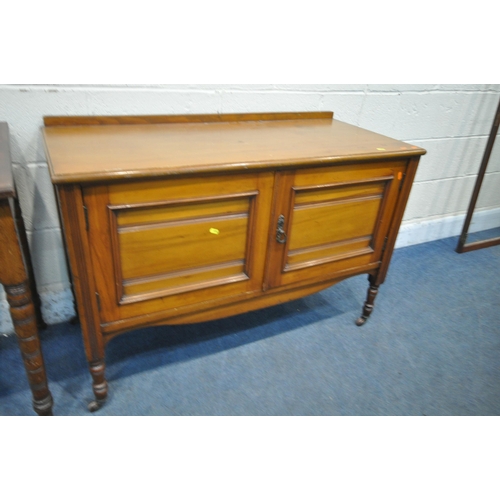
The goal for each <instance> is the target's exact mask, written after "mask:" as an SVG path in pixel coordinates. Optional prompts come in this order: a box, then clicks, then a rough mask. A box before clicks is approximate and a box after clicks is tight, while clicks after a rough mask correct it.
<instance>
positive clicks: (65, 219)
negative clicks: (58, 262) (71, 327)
mask: <svg viewBox="0 0 500 500" xmlns="http://www.w3.org/2000/svg"><path fill="white" fill-rule="evenodd" d="M57 194H58V198H59V204H60V211H61V219H62V225H63V232H64V238H65V240H66V247H67V251H68V258H69V263H70V267H71V274H72V281H73V289H74V292H75V295H76V303H77V307H78V313H79V317H80V324H81V327H82V333H83V339H84V344H85V350H86V353H87V358H88V360H89V362H92V361H97V360H101V359H103V357H104V342H103V338H102V334H101V328H100V322H99V309H98V305H97V300H96V290H95V285H94V279H93V274H92V262H91V257H90V249H89V243H88V238H87V231H86V221H85V214H84V208H83V207H84V205H83V199H82V193H81V190H80V187H79V186H76V185H68V186H59V187H58V188H57Z"/></svg>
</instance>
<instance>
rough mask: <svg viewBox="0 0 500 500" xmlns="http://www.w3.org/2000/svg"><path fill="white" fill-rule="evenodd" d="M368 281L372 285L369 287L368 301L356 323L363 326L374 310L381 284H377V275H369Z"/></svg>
mask: <svg viewBox="0 0 500 500" xmlns="http://www.w3.org/2000/svg"><path fill="white" fill-rule="evenodd" d="M368 281H369V282H370V287H369V288H368V294H367V297H366V302H365V304H364V306H363V312H362V313H361V317H360V318H358V319H357V320H356V325H358V326H362V325H364V324H365V323H366V321H367V319H368V318H369V316H370V314H371V313H372V311H373V308H374V307H375V306H374V302H375V297H376V296H377V293H378V287H379V285H375V283H376V277H375V276H371V275H370V276H369V277H368Z"/></svg>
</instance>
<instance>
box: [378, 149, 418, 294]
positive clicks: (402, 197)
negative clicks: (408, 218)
mask: <svg viewBox="0 0 500 500" xmlns="http://www.w3.org/2000/svg"><path fill="white" fill-rule="evenodd" d="M419 161H420V156H414V157H413V158H410V159H409V160H408V163H407V166H406V170H405V176H404V179H403V183H402V186H401V189H400V193H399V197H398V201H397V204H396V207H395V209H394V214H393V217H392V220H391V221H390V228H389V231H388V235H387V242H386V248H385V251H384V255H383V259H382V263H381V265H380V270H379V272H378V274H377V279H376V283H375V284H376V285H381V284H382V283H383V282H384V280H385V277H386V275H387V271H388V269H389V264H390V262H391V258H392V253H393V251H394V245H395V244H396V238H397V236H398V232H399V228H400V226H401V221H402V220H403V215H404V212H405V208H406V204H407V203H408V198H409V197H410V192H411V188H412V185H413V180H414V178H415V174H416V173H417V167H418V163H419Z"/></svg>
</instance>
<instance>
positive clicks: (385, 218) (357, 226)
mask: <svg viewBox="0 0 500 500" xmlns="http://www.w3.org/2000/svg"><path fill="white" fill-rule="evenodd" d="M405 168H406V162H405V161H393V162H383V163H382V162H381V163H370V164H359V165H345V166H339V167H333V168H332V167H330V168H327V167H322V168H312V169H299V170H290V171H284V172H281V173H279V174H277V178H276V187H275V190H276V194H275V203H274V211H273V214H274V215H273V219H274V220H273V224H274V233H275V234H274V235H273V238H272V240H271V244H270V248H269V254H268V264H269V265H268V267H267V272H266V284H265V286H266V287H267V288H270V287H276V286H281V285H289V284H292V283H296V282H301V281H310V280H313V281H314V280H316V281H317V280H321V279H322V278H323V277H325V278H326V277H332V276H334V275H335V274H339V273H342V272H343V271H345V270H347V269H354V268H357V267H361V266H367V265H370V264H374V263H377V262H378V261H379V260H380V259H381V255H382V250H383V246H384V240H385V238H386V235H387V232H388V230H389V226H390V223H391V220H390V219H391V215H392V213H393V209H394V206H395V204H396V202H397V198H398V194H399V187H400V185H401V181H402V178H403V174H404V171H405Z"/></svg>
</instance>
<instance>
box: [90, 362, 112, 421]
mask: <svg viewBox="0 0 500 500" xmlns="http://www.w3.org/2000/svg"><path fill="white" fill-rule="evenodd" d="M89 368H90V374H91V375H92V389H93V390H94V396H95V400H94V401H91V402H90V403H89V405H88V408H89V410H90V411H92V412H94V411H97V410H98V409H99V408H101V406H102V405H103V404H104V403H105V401H106V398H107V397H108V383H107V382H106V378H105V377H104V370H105V368H106V364H105V362H104V359H102V360H98V361H92V362H90V363H89Z"/></svg>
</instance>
